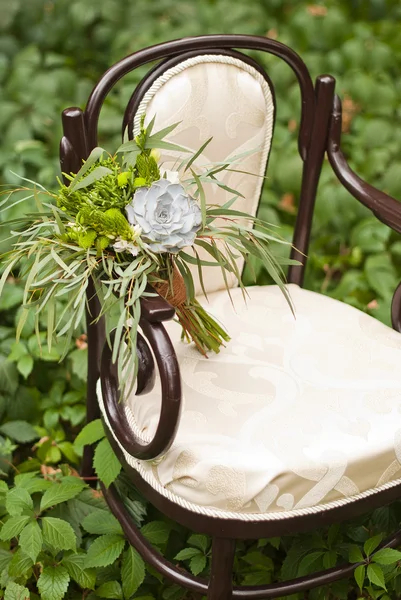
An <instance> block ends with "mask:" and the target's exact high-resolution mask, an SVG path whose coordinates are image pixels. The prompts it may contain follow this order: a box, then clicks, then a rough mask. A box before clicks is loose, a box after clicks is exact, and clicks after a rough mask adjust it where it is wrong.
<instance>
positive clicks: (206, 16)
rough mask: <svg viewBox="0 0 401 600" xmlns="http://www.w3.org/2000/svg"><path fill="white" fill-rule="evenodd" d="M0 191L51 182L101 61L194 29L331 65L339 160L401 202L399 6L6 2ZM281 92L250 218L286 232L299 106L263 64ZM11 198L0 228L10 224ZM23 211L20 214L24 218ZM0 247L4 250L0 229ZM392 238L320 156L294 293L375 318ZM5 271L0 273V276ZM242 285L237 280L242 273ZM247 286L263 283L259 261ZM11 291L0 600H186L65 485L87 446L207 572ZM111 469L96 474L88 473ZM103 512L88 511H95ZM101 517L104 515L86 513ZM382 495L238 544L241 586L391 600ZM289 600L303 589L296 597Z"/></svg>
mask: <svg viewBox="0 0 401 600" xmlns="http://www.w3.org/2000/svg"><path fill="white" fill-rule="evenodd" d="M0 7H1V14H2V18H1V21H0V83H1V85H0V128H1V129H0V130H1V132H2V135H1V146H0V172H1V183H2V184H4V185H7V186H9V185H10V184H13V183H17V182H18V179H17V175H15V173H17V174H18V175H22V176H25V177H28V178H31V179H34V180H37V181H40V182H41V183H42V184H43V185H44V186H46V187H49V186H51V185H52V183H53V181H54V177H55V175H56V174H58V158H57V156H58V143H59V139H60V134H61V128H60V117H59V115H60V111H61V110H62V109H63V108H65V107H66V106H73V105H79V106H83V104H84V103H85V101H86V99H87V96H88V94H89V92H90V90H91V87H92V85H93V84H94V82H95V81H96V79H97V78H98V77H99V76H100V75H101V73H102V72H103V71H104V70H105V69H106V68H108V66H109V65H110V64H111V63H113V62H114V61H116V60H118V59H119V58H121V57H123V56H125V55H126V54H128V53H130V52H133V51H135V50H136V49H139V48H141V47H143V46H147V45H150V44H153V43H157V42H161V41H164V40H166V39H172V38H178V37H183V36H187V35H197V34H204V33H215V32H226V33H254V34H259V35H265V34H268V35H269V36H271V37H274V38H277V39H279V40H280V41H282V42H284V43H287V44H289V45H290V46H292V47H294V48H295V49H296V50H297V51H298V52H299V53H300V54H301V55H302V57H303V58H304V60H305V62H306V64H307V65H308V67H309V68H310V70H311V73H312V75H313V76H316V75H318V74H319V73H323V72H330V73H332V74H334V75H335V76H336V77H337V81H338V84H337V88H338V91H339V93H340V94H341V95H342V97H343V104H344V116H345V120H344V121H345V122H344V138H343V139H344V147H345V150H346V152H347V155H348V157H349V159H350V162H351V164H352V166H353V167H354V168H355V169H356V170H357V172H358V173H359V174H360V175H361V176H362V177H364V178H366V179H367V180H368V181H370V182H371V183H373V184H374V185H376V186H377V187H379V188H381V189H384V190H385V191H387V192H388V193H390V194H391V195H393V196H395V197H396V198H401V129H400V128H399V127H397V123H398V122H399V118H400V106H401V102H400V99H401V83H400V79H399V73H400V68H401V38H400V36H399V26H400V18H401V11H400V7H399V3H398V2H391V1H388V2H385V1H383V0H367V1H364V2H362V1H357V0H353V1H352V2H349V1H347V2H346V1H345V0H344V1H341V2H340V1H334V0H332V1H330V0H328V1H327V2H321V3H309V2H303V1H295V0H294V1H284V0H255V1H254V2H252V3H243V2H241V1H240V0H215V1H212V0H210V1H207V0H200V1H199V2H198V3H194V2H190V1H189V0H179V1H178V2H175V3H173V2H172V1H171V0H159V1H158V2H157V3H156V2H154V3H153V2H148V1H146V0H136V2H132V3H129V2H122V0H103V2H101V3H99V2H97V1H95V0H85V1H84V0H70V1H68V2H67V0H58V1H57V2H52V1H50V0H29V2H23V0H13V2H5V1H4V2H3V1H0ZM263 60H264V64H265V66H266V67H267V69H268V73H269V75H270V77H271V79H272V80H273V82H274V85H275V88H276V95H277V99H278V102H277V125H276V131H275V137H274V142H273V151H272V156H271V160H270V164H269V171H268V179H267V182H266V185H265V189H264V194H263V202H262V206H261V209H260V213H259V217H260V218H262V219H265V220H267V221H268V222H273V223H276V224H278V225H280V226H281V232H282V233H283V234H284V235H285V237H287V238H288V239H289V238H290V236H291V232H292V228H293V224H294V215H295V211H296V205H297V194H298V191H299V182H300V170H301V160H300V158H299V156H298V154H297V149H296V141H295V140H296V133H297V128H298V125H299V98H298V89H297V86H296V82H295V79H294V77H293V76H292V74H291V72H290V70H289V68H288V67H287V66H286V65H285V64H284V63H281V62H280V61H278V60H277V59H274V58H268V59H263ZM143 74H144V71H143V70H141V71H139V72H138V73H135V74H133V75H132V76H130V77H128V78H127V80H124V82H123V83H122V84H121V85H120V86H119V87H118V89H117V90H116V92H115V93H113V95H112V97H111V98H110V100H109V101H108V103H107V105H106V106H105V109H104V112H103V114H102V117H101V121H100V128H101V133H102V138H101V139H100V140H99V143H100V144H101V145H102V146H104V147H106V148H107V149H109V150H111V151H112V150H113V149H114V148H116V147H117V146H118V145H119V143H120V141H121V140H120V137H119V131H120V125H121V116H122V110H123V107H124V105H125V102H126V101H127V100H128V98H129V96H130V94H131V92H132V89H133V86H134V85H135V83H137V82H138V81H139V79H140V77H141V76H142V75H143ZM21 210H22V209H21V205H16V206H15V207H14V208H12V209H11V210H6V211H2V212H1V213H0V219H1V220H5V219H10V218H14V217H18V216H19V215H20V214H21V213H20V211H21ZM24 210H25V209H24ZM0 232H1V234H0V245H1V251H2V252H3V251H5V250H6V249H7V247H8V244H9V241H8V240H7V239H6V238H7V235H6V233H5V232H2V231H1V229H0ZM400 257H401V242H400V239H399V237H398V236H396V235H395V234H393V233H391V231H390V230H389V229H388V228H387V227H385V226H384V225H382V224H380V223H379V222H378V221H377V220H376V219H375V218H374V217H372V216H371V215H370V213H369V212H368V211H367V210H366V209H364V208H363V207H362V206H361V205H359V204H358V203H357V202H356V201H355V200H353V199H352V198H351V197H350V196H349V194H348V193H347V192H346V191H344V190H343V189H342V188H341V187H340V186H339V185H338V184H337V183H336V181H335V178H334V176H333V175H332V173H331V171H330V169H329V168H328V165H327V164H325V166H324V170H323V174H322V179H321V185H320V188H319V196H318V202H317V207H316V213H315V221H314V228H313V235H312V246H311V250H310V259H309V264H308V269H307V276H306V287H307V288H309V289H313V290H316V291H320V292H323V293H326V294H329V295H331V296H333V297H335V298H337V299H339V300H342V301H345V302H348V303H350V304H353V305H354V306H357V307H358V308H360V309H361V310H364V311H367V312H369V313H370V314H372V315H374V316H375V317H376V318H378V319H380V320H382V321H384V322H386V323H389V307H390V302H391V295H392V292H393V290H394V289H395V287H396V285H397V284H398V282H399V281H400V276H401V266H400ZM0 269H1V267H0ZM245 280H246V281H247V282H250V281H251V276H250V273H249V272H247V273H246V274H245ZM258 282H259V283H268V282H269V279H268V275H267V273H265V271H264V270H263V269H261V268H259V269H258ZM22 297H23V284H22V283H21V282H20V281H19V279H18V273H15V274H14V275H13V276H12V277H11V276H10V277H9V278H8V279H7V283H6V286H5V288H4V291H3V294H2V296H1V298H0V455H1V457H0V469H1V471H0V475H1V481H0V511H1V515H0V519H1V523H0V524H1V529H0V588H1V591H0V594H1V595H2V596H3V597H4V598H5V599H6V600H13V599H20V600H21V599H25V598H29V597H30V598H32V599H35V598H43V599H44V600H58V599H59V598H63V597H64V598H71V599H75V598H76V599H78V598H79V599H81V598H88V599H93V598H114V599H119V598H123V599H129V598H132V597H134V598H141V599H142V600H145V599H146V600H151V599H157V600H158V599H163V600H180V599H181V598H188V597H189V595H187V594H185V592H183V591H181V590H180V589H179V588H178V587H176V586H174V585H171V584H169V583H168V582H166V581H163V580H162V578H160V577H159V576H158V574H157V573H156V572H155V571H154V570H153V569H151V568H149V567H147V566H145V565H144V563H143V561H142V560H141V558H140V557H139V556H138V554H137V553H136V552H135V551H134V550H132V549H131V548H129V546H128V544H127V543H126V542H125V540H124V537H123V535H122V532H121V529H120V527H119V525H118V523H117V522H116V520H115V519H114V517H113V516H112V515H111V514H110V513H109V511H108V510H107V507H106V505H105V502H104V500H103V498H102V495H101V493H100V492H99V491H98V490H97V489H96V488H95V489H94V488H92V487H91V485H90V484H93V483H94V482H93V481H82V479H81V478H80V477H79V475H78V472H79V463H80V457H81V455H82V447H83V444H84V443H85V442H91V441H94V442H96V443H97V450H96V462H95V466H96V469H97V474H98V476H100V477H102V479H103V480H104V481H105V482H106V484H109V483H110V482H111V481H112V480H113V479H114V478H115V477H117V476H118V479H117V485H118V486H119V489H120V490H121V491H122V492H123V493H124V495H125V497H126V503H127V506H128V509H129V511H130V513H131V515H132V518H133V519H134V520H135V521H136V522H137V523H138V525H140V526H141V527H142V531H143V533H144V534H145V535H146V537H147V538H148V539H149V540H150V541H151V543H153V544H154V545H155V546H157V547H158V548H160V549H161V550H162V551H163V553H164V554H165V555H166V556H167V557H168V558H170V559H171V560H173V561H175V562H176V563H177V564H178V563H179V564H180V565H181V566H182V567H183V568H188V569H189V570H191V571H192V572H193V573H196V574H202V575H204V576H207V573H208V568H209V560H210V540H209V539H208V538H207V537H205V536H200V535H196V534H194V533H193V532H189V531H187V530H185V529H183V528H181V527H179V526H177V525H176V524H175V523H172V522H170V521H168V520H167V519H165V518H164V517H163V516H162V515H161V514H159V513H158V512H157V511H155V510H154V509H153V508H152V507H151V506H149V505H147V504H146V502H145V501H144V500H143V498H141V497H140V496H139V494H138V493H137V492H136V491H135V490H134V489H132V487H131V486H130V485H129V482H128V481H127V480H126V479H125V478H124V476H123V475H122V474H121V473H120V469H119V465H118V463H117V461H116V460H114V459H113V458H112V454H111V451H110V448H109V446H108V443H107V441H106V439H105V438H104V433H103V430H102V427H101V424H100V423H99V422H95V423H94V424H93V425H91V426H89V427H88V428H86V429H83V426H84V419H85V407H84V398H85V378H86V367H85V360H86V353H87V345H86V338H85V330H84V327H83V326H82V328H78V329H77V331H76V332H75V334H74V336H73V339H72V341H71V347H70V350H69V352H68V354H67V357H66V358H65V360H63V361H62V362H61V363H60V362H59V359H60V356H61V353H62V350H63V349H62V348H59V347H57V345H56V346H53V347H52V350H51V352H47V351H46V350H45V345H44V350H43V352H42V354H41V353H40V351H39V347H38V342H37V339H36V336H35V334H34V323H33V321H32V320H31V317H29V318H28V319H27V321H26V322H25V324H24V327H23V329H22V331H21V338H20V341H19V342H18V343H16V342H15V333H16V323H17V322H18V319H19V315H20V310H21V309H20V305H21V301H22ZM105 464H107V465H108V468H107V469H106V470H104V469H102V466H103V465H105ZM99 511H101V512H99ZM99 516H101V517H102V518H101V519H100V518H99ZM400 518H401V506H400V505H399V504H398V503H396V504H394V505H392V506H390V507H385V508H382V509H380V510H377V511H375V512H374V513H372V514H369V515H364V516H362V517H361V518H360V519H359V520H357V521H354V522H352V523H345V524H342V525H340V526H333V527H331V528H330V529H326V530H324V531H317V532H316V531H315V532H313V533H311V534H305V535H300V536H293V537H291V536H289V537H286V538H282V539H281V540H280V539H271V540H259V541H250V542H241V543H239V544H238V551H237V556H236V561H235V581H236V583H237V584H248V585H249V584H258V583H259V584H262V583H267V582H269V581H274V580H277V579H278V580H282V579H286V578H289V577H292V576H295V575H301V574H305V573H309V572H312V571H315V570H318V569H321V568H323V567H329V566H332V565H334V564H337V563H339V562H341V561H343V560H350V561H351V562H359V561H364V562H365V565H363V566H362V567H359V568H358V569H357V571H356V572H355V576H354V577H353V578H350V579H349V580H348V581H344V582H341V583H338V584H335V585H333V586H331V587H330V589H320V590H315V591H312V592H310V593H309V595H308V597H309V598H311V599H314V598H332V599H335V598H339V599H340V598H344V599H345V598H347V596H350V597H353V598H357V597H365V598H368V597H371V598H383V600H388V598H398V597H399V596H400V594H401V578H400V576H399V575H400V573H401V571H400V567H399V561H400V558H401V554H400V553H399V552H398V551H396V550H394V551H393V550H386V551H382V552H381V553H380V554H379V555H378V556H377V557H376V558H375V560H374V561H370V559H369V555H370V554H371V553H372V551H373V550H374V549H375V548H376V547H377V545H378V544H380V542H381V539H382V538H383V537H385V535H386V534H387V533H389V532H391V531H392V530H394V529H395V528H396V527H398V525H399V522H400ZM302 597H303V596H302Z"/></svg>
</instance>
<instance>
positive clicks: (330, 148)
mask: <svg viewBox="0 0 401 600" xmlns="http://www.w3.org/2000/svg"><path fill="white" fill-rule="evenodd" d="M341 124H342V109H341V101H340V99H339V97H338V96H335V98H334V104H333V112H332V117H331V125H330V130H329V137H328V143H327V155H328V157H329V161H330V164H331V166H332V168H333V171H334V172H335V174H336V175H337V177H338V179H339V180H340V181H341V183H342V184H343V185H344V187H345V188H346V189H347V190H348V191H349V192H350V193H351V194H352V195H353V196H354V198H356V199H357V200H359V201H360V202H361V203H362V204H364V205H365V206H367V208H369V209H370V210H371V211H372V212H373V214H374V215H375V216H376V217H377V218H378V219H379V220H380V221H382V222H383V223H385V224H386V225H389V227H391V228H392V229H394V230H395V231H397V232H398V233H401V202H399V201H398V200H396V199H395V198H392V197H391V196H389V195H388V194H385V193H384V192H381V191H379V190H378V189H376V188H375V187H373V186H372V185H370V184H369V183H366V181H363V179H361V178H360V177H359V176H358V175H357V174H356V173H354V171H353V170H352V169H351V167H350V166H349V165H348V163H347V161H346V159H345V156H344V154H343V152H342V150H341Z"/></svg>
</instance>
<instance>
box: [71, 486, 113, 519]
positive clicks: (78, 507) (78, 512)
mask: <svg viewBox="0 0 401 600" xmlns="http://www.w3.org/2000/svg"><path fill="white" fill-rule="evenodd" d="M68 509H69V511H70V514H71V518H72V519H73V520H74V522H76V523H79V524H81V522H82V520H83V519H84V518H85V517H86V515H89V514H90V513H92V512H93V511H95V510H104V511H105V512H106V511H107V512H108V507H107V504H106V501H105V499H104V498H103V497H102V496H99V494H98V492H97V491H96V490H92V489H88V488H86V489H83V490H82V492H81V493H80V494H79V495H78V496H76V497H75V498H73V499H72V500H69V501H68Z"/></svg>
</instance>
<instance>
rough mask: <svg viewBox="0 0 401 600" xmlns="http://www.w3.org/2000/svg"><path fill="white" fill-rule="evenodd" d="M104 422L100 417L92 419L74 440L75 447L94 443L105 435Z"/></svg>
mask: <svg viewBox="0 0 401 600" xmlns="http://www.w3.org/2000/svg"><path fill="white" fill-rule="evenodd" d="M105 435H106V434H105V432H104V427H103V423H102V421H101V420H100V419H95V421H91V422H90V423H88V424H87V425H85V427H84V428H83V429H82V430H81V431H80V432H79V434H78V435H77V437H76V438H75V441H74V446H75V449H77V448H82V447H83V446H87V445H89V444H94V443H95V442H98V441H99V440H101V439H102V438H104V437H105Z"/></svg>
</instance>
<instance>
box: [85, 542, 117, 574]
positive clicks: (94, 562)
mask: <svg viewBox="0 0 401 600" xmlns="http://www.w3.org/2000/svg"><path fill="white" fill-rule="evenodd" d="M124 546H125V540H124V538H123V537H122V536H121V535H111V534H106V535H102V536H101V537H99V538H97V539H96V540H95V541H94V542H93V543H92V545H91V546H90V547H89V550H88V554H87V557H86V561H85V567H86V568H87V569H88V568H90V567H107V565H111V564H112V563H113V562H114V561H115V560H117V558H118V557H119V556H120V554H121V552H122V551H123V548H124Z"/></svg>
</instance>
